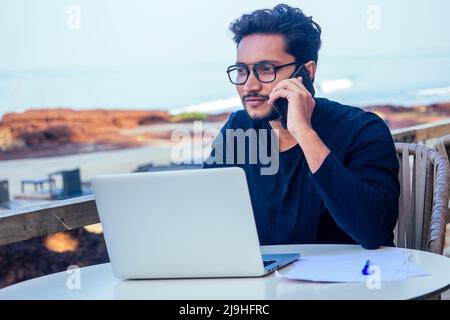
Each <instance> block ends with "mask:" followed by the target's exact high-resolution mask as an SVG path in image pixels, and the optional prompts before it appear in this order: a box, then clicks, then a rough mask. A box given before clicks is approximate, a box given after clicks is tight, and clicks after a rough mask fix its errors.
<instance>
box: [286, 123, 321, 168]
mask: <svg viewBox="0 0 450 320" xmlns="http://www.w3.org/2000/svg"><path fill="white" fill-rule="evenodd" d="M294 138H295V140H297V142H298V144H299V145H300V147H301V148H302V150H303V153H304V154H305V158H306V161H307V163H308V166H309V169H310V171H311V172H312V173H315V172H316V171H317V170H319V168H320V166H321V165H322V163H323V161H324V160H325V158H326V157H327V155H328V154H329V153H330V149H328V147H327V146H326V145H325V144H324V143H323V141H322V140H321V139H320V137H319V136H318V135H317V133H316V132H315V131H314V130H313V129H308V130H302V132H301V133H299V134H297V135H296V137H294Z"/></svg>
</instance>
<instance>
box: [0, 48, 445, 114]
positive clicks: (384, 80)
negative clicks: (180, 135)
mask: <svg viewBox="0 0 450 320" xmlns="http://www.w3.org/2000/svg"><path fill="white" fill-rule="evenodd" d="M231 63H232V62H230V63H226V62H217V63H204V64H199V63H191V64H181V63H174V64H160V65H153V66H132V67H131V66H128V67H110V68H101V69H100V68H98V69H94V68H90V69H76V70H0V116H1V115H3V114H4V113H6V112H20V111H23V110H26V109H29V108H43V107H68V108H75V109H91V108H105V109H162V110H171V111H172V112H173V113H178V112H181V111H195V110H199V111H208V112H221V111H231V110H235V109H238V108H241V106H240V102H239V99H238V98H237V93H236V91H235V88H234V86H233V85H231V84H230V83H229V82H228V78H227V75H226V72H225V70H226V68H227V66H228V65H229V64H231ZM449 71H450V56H449V55H429V56H427V55H421V56H418V55H411V56H384V57H344V58H338V57H321V58H320V60H319V65H318V73H317V76H316V82H315V86H316V89H317V96H321V97H326V98H329V99H332V100H335V101H339V102H341V103H345V104H350V105H355V106H367V105H374V104H384V103H390V104H396V105H407V106H411V105H420V104H429V103H435V102H443V101H450V72H449Z"/></svg>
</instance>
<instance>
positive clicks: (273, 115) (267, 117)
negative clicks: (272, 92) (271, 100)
mask: <svg viewBox="0 0 450 320" xmlns="http://www.w3.org/2000/svg"><path fill="white" fill-rule="evenodd" d="M242 104H243V105H244V109H245V112H246V113H247V115H248V116H249V118H250V119H252V120H253V122H256V123H261V122H269V121H273V120H277V119H279V118H280V116H279V114H278V112H276V111H275V109H274V107H273V106H270V107H269V109H268V110H267V111H266V112H265V113H263V114H258V115H255V114H253V115H252V114H251V113H250V112H248V108H247V106H246V105H245V101H243V102H242Z"/></svg>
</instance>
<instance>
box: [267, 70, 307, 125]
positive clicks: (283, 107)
mask: <svg viewBox="0 0 450 320" xmlns="http://www.w3.org/2000/svg"><path fill="white" fill-rule="evenodd" d="M298 77H302V79H303V85H304V86H305V88H306V90H308V91H309V93H311V95H312V96H313V97H314V95H315V94H316V91H315V90H314V85H313V82H312V80H311V78H310V77H309V74H308V71H307V70H306V67H305V65H304V64H302V65H301V66H300V68H298V69H297V70H296V71H295V72H294V73H293V74H292V76H291V78H298ZM273 108H274V109H275V111H276V113H277V114H278V116H279V118H280V121H281V125H282V126H283V128H284V129H287V109H288V100H287V99H285V98H278V99H277V100H275V101H274V103H273Z"/></svg>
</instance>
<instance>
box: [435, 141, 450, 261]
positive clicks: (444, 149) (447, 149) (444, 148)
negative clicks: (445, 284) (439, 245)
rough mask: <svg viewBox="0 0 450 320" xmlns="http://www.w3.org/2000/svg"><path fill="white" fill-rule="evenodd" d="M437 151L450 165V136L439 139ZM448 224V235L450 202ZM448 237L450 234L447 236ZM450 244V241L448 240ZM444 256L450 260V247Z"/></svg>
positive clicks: (448, 212) (449, 213) (448, 216)
mask: <svg viewBox="0 0 450 320" xmlns="http://www.w3.org/2000/svg"><path fill="white" fill-rule="evenodd" d="M435 149H436V150H437V151H439V152H440V153H441V154H443V155H444V156H445V157H447V160H448V161H449V163H450V134H448V135H446V136H443V137H441V138H439V139H438V140H437V141H436V145H435ZM446 220H447V221H446V223H447V233H448V232H449V231H448V228H449V225H450V201H449V203H448V208H447V219H446ZM447 237H448V234H447ZM447 242H448V240H447ZM444 250H445V251H444V255H446V256H447V257H449V258H450V247H448V248H447V249H445V248H444Z"/></svg>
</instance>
